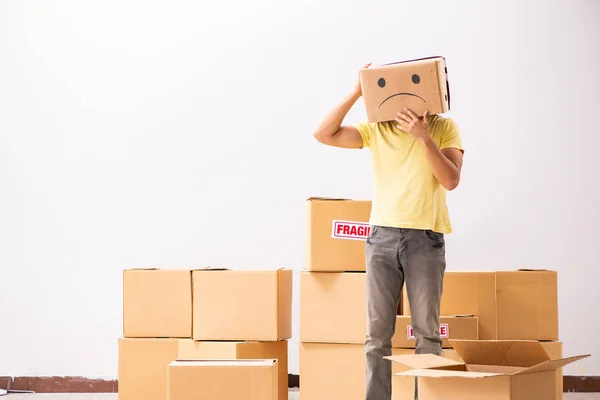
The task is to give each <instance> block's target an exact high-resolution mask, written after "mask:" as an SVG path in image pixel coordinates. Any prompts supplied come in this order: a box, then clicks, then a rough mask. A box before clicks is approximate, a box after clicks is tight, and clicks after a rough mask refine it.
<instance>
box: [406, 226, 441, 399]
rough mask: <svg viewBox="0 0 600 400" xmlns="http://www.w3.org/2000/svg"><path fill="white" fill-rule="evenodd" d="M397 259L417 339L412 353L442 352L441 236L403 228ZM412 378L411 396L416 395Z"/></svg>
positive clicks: (416, 388)
mask: <svg viewBox="0 0 600 400" xmlns="http://www.w3.org/2000/svg"><path fill="white" fill-rule="evenodd" d="M400 262H401V263H402V265H403V267H404V274H405V276H406V290H407V294H408V302H409V304H410V313H411V319H412V326H413V330H414V333H415V337H416V339H417V343H416V349H415V353H416V354H436V355H438V356H441V355H442V339H441V338H440V333H439V327H440V300H441V297H442V286H443V279H444V272H445V270H446V254H445V241H444V236H443V235H442V234H439V233H435V232H431V231H422V230H410V229H409V230H406V231H405V238H404V240H403V243H402V253H401V257H400ZM417 385H418V381H417V379H416V378H415V400H416V399H417V398H418V387H417Z"/></svg>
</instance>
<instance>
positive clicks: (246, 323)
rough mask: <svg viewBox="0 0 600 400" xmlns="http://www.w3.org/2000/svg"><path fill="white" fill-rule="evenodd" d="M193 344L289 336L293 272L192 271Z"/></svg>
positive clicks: (284, 337) (275, 339)
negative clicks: (198, 341) (203, 341)
mask: <svg viewBox="0 0 600 400" xmlns="http://www.w3.org/2000/svg"><path fill="white" fill-rule="evenodd" d="M193 305H194V307H193V310H194V311H193V315H194V318H193V338H194V339H195V340H254V341H278V340H285V339H289V338H290V337H291V335H292V326H291V325H292V324H291V313H292V271H290V270H277V271H194V272H193Z"/></svg>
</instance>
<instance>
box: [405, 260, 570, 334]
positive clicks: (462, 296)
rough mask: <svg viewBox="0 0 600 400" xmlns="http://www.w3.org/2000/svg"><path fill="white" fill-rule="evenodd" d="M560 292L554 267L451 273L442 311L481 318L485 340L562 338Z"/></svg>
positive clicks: (445, 288)
mask: <svg viewBox="0 0 600 400" xmlns="http://www.w3.org/2000/svg"><path fill="white" fill-rule="evenodd" d="M403 293H404V294H403V296H404V297H403V314H404V315H410V305H409V304H408V298H407V293H406V290H403ZM557 293H558V290H557V274H556V272H554V271H505V272H504V271H502V272H446V274H445V276H444V288H443V294H442V302H441V307H440V314H441V315H457V314H473V315H475V316H477V318H478V319H479V338H480V339H486V340H495V339H500V340H502V339H506V340H514V339H524V340H558V300H557V299H558V295H557Z"/></svg>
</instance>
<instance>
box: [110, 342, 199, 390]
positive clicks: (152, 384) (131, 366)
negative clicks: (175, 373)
mask: <svg viewBox="0 0 600 400" xmlns="http://www.w3.org/2000/svg"><path fill="white" fill-rule="evenodd" d="M185 341H189V342H191V341H192V340H191V339H187V340H186V339H182V340H179V339H125V338H121V339H119V400H165V399H166V398H167V365H168V364H169V363H170V362H171V361H173V360H176V359H177V358H178V356H179V346H180V343H181V342H185Z"/></svg>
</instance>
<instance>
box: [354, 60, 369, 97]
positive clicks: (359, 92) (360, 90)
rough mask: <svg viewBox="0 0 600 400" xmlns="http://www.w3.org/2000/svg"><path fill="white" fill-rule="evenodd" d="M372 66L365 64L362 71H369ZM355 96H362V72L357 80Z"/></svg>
mask: <svg viewBox="0 0 600 400" xmlns="http://www.w3.org/2000/svg"><path fill="white" fill-rule="evenodd" d="M370 66H371V63H368V64H365V65H364V67H362V68H361V69H367V68H369V67H370ZM354 94H356V95H357V96H358V97H361V96H362V85H361V84H360V71H359V72H358V78H356V86H354Z"/></svg>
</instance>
